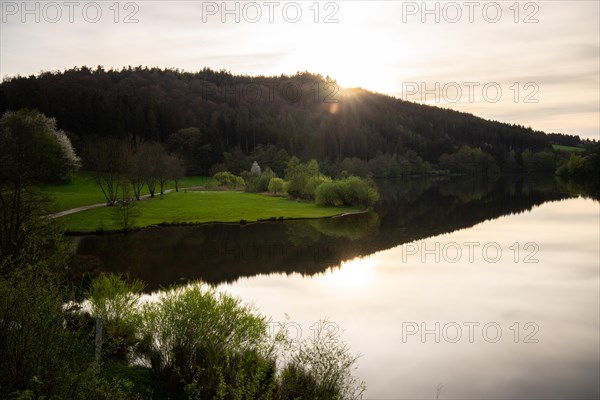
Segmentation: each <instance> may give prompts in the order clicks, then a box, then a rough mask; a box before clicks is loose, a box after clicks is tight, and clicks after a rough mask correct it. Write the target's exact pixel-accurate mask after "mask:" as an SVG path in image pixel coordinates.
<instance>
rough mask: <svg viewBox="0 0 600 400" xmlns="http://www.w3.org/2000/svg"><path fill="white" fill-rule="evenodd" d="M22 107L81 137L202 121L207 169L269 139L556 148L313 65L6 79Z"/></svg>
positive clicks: (499, 159) (377, 145)
mask: <svg viewBox="0 0 600 400" xmlns="http://www.w3.org/2000/svg"><path fill="white" fill-rule="evenodd" d="M365 73H368V72H367V71H365ZM19 108H36V109H38V110H39V111H41V112H43V113H44V114H46V115H47V116H50V117H54V118H56V120H57V122H58V126H59V128H62V129H63V130H65V131H67V132H68V133H69V134H70V135H71V136H72V137H73V138H74V143H75V144H76V145H79V144H81V143H82V142H84V141H85V139H86V138H89V137H91V136H116V137H122V138H128V139H133V140H135V141H137V140H138V139H140V138H143V139H145V140H158V141H162V142H168V139H169V137H170V135H171V134H173V133H174V132H177V131H178V130H180V129H182V128H188V127H197V128H199V131H200V133H201V135H202V136H201V143H200V144H201V146H200V147H198V148H199V149H202V153H203V154H202V157H201V160H199V166H198V168H200V169H202V170H203V172H208V169H209V167H210V166H211V165H213V164H215V163H221V162H223V157H224V153H226V152H228V153H234V154H235V153H237V154H241V153H244V154H246V155H247V154H252V153H253V152H254V151H255V150H256V148H257V146H259V145H261V144H262V145H267V144H271V145H274V146H275V148H276V149H278V150H281V149H284V150H285V151H286V152H287V153H288V154H291V155H297V156H299V157H301V158H305V159H308V158H316V159H318V160H323V161H325V160H327V161H329V162H340V161H341V160H343V159H345V158H352V157H356V158H358V159H360V160H362V161H364V162H366V161H368V160H371V159H373V158H375V157H376V156H377V155H380V156H381V155H382V154H383V155H386V154H389V155H394V154H397V155H398V156H400V155H405V154H407V152H408V151H409V150H413V151H414V152H416V154H418V156H420V157H421V158H422V159H423V160H424V161H427V162H428V163H430V164H432V165H437V164H438V163H439V161H440V157H441V156H442V155H443V154H452V153H455V152H457V150H458V149H460V148H461V147H463V146H464V145H468V146H470V147H472V148H479V149H481V150H482V151H483V152H484V153H487V154H486V156H487V155H488V154H489V155H490V156H491V157H493V159H494V161H495V163H496V164H497V165H498V166H499V167H500V168H502V167H504V166H505V165H506V164H508V163H509V162H510V163H513V164H517V165H518V164H519V163H521V156H520V155H521V153H522V152H523V151H526V150H530V151H531V152H532V153H534V152H539V151H543V150H547V149H549V146H550V143H551V138H550V137H549V136H548V135H546V134H544V133H542V132H534V131H532V130H531V129H528V128H525V127H523V126H518V125H510V124H505V123H499V122H494V121H488V120H484V119H482V118H478V117H476V116H473V115H471V114H466V113H461V112H456V111H452V110H448V109H442V108H438V107H431V106H426V105H420V104H415V103H411V102H406V101H402V100H398V99H395V98H392V97H389V96H385V95H381V94H376V93H372V92H369V91H366V90H362V89H349V90H344V89H340V88H338V87H337V84H335V83H334V82H330V81H328V80H327V79H325V78H323V77H322V76H320V75H314V74H310V73H298V74H296V75H294V76H283V75H282V76H280V77H262V76H259V77H250V76H237V75H232V74H230V73H228V72H224V71H220V72H217V71H213V70H210V69H204V70H202V71H199V72H195V73H190V72H182V71H179V70H161V69H157V68H152V69H149V68H142V67H137V68H126V69H123V70H120V71H117V70H104V69H103V68H101V67H98V68H97V69H95V70H92V69H89V68H86V67H81V68H75V69H71V70H67V71H64V72H58V73H42V74H40V75H39V76H29V77H14V78H8V79H5V80H4V82H3V83H2V84H0V113H2V112H4V111H5V110H7V109H13V110H14V109H19ZM569 138H570V139H574V140H575V142H577V141H578V138H577V137H569ZM575 138H576V139H575ZM196 145H198V144H196ZM271 147H273V146H271ZM408 154H413V155H414V153H413V152H409V153H408Z"/></svg>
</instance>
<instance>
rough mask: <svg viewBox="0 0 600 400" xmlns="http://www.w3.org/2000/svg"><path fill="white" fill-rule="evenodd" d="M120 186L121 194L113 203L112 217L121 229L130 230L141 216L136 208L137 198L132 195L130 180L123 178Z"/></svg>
mask: <svg viewBox="0 0 600 400" xmlns="http://www.w3.org/2000/svg"><path fill="white" fill-rule="evenodd" d="M119 186H120V193H121V196H120V198H119V200H117V201H116V202H115V203H114V204H113V208H112V210H111V212H112V218H113V221H114V222H115V223H116V224H117V226H118V227H119V228H120V229H122V230H123V231H124V232H128V231H130V230H131V229H132V228H133V227H134V226H135V219H136V218H137V217H139V215H140V212H139V210H138V209H137V208H136V205H135V199H134V198H133V197H132V196H131V189H130V186H129V182H127V181H126V180H122V181H121V183H120V185H119Z"/></svg>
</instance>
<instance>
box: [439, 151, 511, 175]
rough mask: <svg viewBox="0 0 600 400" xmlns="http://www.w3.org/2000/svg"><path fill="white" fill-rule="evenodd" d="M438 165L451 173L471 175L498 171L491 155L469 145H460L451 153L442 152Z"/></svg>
mask: <svg viewBox="0 0 600 400" xmlns="http://www.w3.org/2000/svg"><path fill="white" fill-rule="evenodd" d="M439 165H440V169H443V170H447V171H449V172H451V173H456V174H466V175H473V176H489V175H497V174H498V173H499V172H500V169H499V168H498V165H496V162H495V161H494V159H493V158H492V156H490V155H489V154H488V153H486V152H485V151H483V150H482V149H481V148H478V147H477V148H474V147H470V146H462V147H461V148H460V149H459V150H458V151H457V152H455V153H452V154H443V155H442V156H440V159H439Z"/></svg>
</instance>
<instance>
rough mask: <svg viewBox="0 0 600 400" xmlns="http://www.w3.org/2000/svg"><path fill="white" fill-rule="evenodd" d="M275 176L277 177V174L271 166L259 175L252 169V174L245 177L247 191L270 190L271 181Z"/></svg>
mask: <svg viewBox="0 0 600 400" xmlns="http://www.w3.org/2000/svg"><path fill="white" fill-rule="evenodd" d="M257 165H258V164H257ZM259 169H260V168H259ZM273 178H277V175H275V172H273V170H272V169H271V168H269V167H267V168H266V169H265V170H264V171H262V172H261V173H260V174H259V175H253V174H252V171H250V174H247V175H246V179H245V181H246V191H247V192H253V193H264V192H266V191H268V190H269V182H271V179H273Z"/></svg>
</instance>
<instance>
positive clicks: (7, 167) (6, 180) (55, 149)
mask: <svg viewBox="0 0 600 400" xmlns="http://www.w3.org/2000/svg"><path fill="white" fill-rule="evenodd" d="M78 167H79V158H78V157H77V156H76V155H75V152H74V151H73V147H72V146H71V143H70V141H69V139H68V137H67V136H66V135H64V133H62V132H60V131H58V130H57V129H56V121H55V120H53V119H50V118H47V117H46V116H44V115H43V114H41V113H39V112H38V111H32V110H25V109H23V110H19V111H16V112H13V111H7V112H5V113H4V114H3V115H2V117H1V118H0V207H1V209H0V261H1V260H2V259H4V258H6V257H9V256H17V255H20V254H22V253H23V252H24V250H26V249H27V247H28V243H32V235H36V234H39V235H41V237H43V238H46V239H47V240H53V239H52V238H54V235H53V234H50V231H51V230H52V229H53V228H52V224H51V223H49V222H48V221H43V220H42V218H41V217H42V216H44V215H45V214H47V210H46V205H47V203H48V198H46V197H45V196H43V195H41V194H40V193H38V192H37V191H36V190H35V185H36V184H39V183H44V182H56V181H64V180H67V179H68V178H69V175H70V174H71V172H73V171H75V170H76V169H77V168H78Z"/></svg>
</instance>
